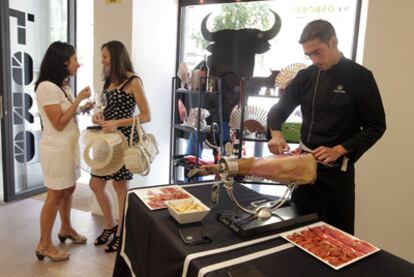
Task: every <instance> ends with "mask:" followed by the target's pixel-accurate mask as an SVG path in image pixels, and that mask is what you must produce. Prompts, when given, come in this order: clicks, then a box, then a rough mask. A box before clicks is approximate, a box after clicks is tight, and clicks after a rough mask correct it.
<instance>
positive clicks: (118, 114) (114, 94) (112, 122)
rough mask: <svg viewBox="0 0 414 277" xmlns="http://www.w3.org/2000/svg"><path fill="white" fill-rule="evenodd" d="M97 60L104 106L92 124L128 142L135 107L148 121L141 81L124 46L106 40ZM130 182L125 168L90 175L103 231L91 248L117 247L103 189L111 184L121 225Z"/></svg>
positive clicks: (117, 234)
mask: <svg viewBox="0 0 414 277" xmlns="http://www.w3.org/2000/svg"><path fill="white" fill-rule="evenodd" d="M101 57H102V61H101V62H102V65H103V73H104V87H103V96H104V97H105V99H106V107H105V109H104V110H103V113H97V114H95V115H94V116H93V119H92V122H93V123H95V124H99V125H101V126H102V129H103V131H104V132H114V131H116V130H119V131H121V132H122V133H123V134H124V136H125V137H126V139H127V141H129V137H130V135H131V125H132V117H133V115H134V112H135V108H136V107H137V106H138V108H139V111H140V113H139V120H140V122H141V123H145V122H149V121H150V119H151V115H150V110H149V107H148V103H147V99H146V97H145V94H144V89H143V85H142V81H141V79H140V78H139V77H137V76H135V75H134V69H133V66H132V62H131V60H130V58H129V55H128V52H127V50H126V48H125V46H124V45H123V44H122V43H121V42H119V41H109V42H107V43H105V44H104V45H102V47H101ZM133 135H134V142H135V143H136V142H137V141H138V134H137V132H134V134H133ZM131 179H132V173H130V172H129V171H128V170H127V169H126V168H125V166H124V167H122V168H121V169H120V170H119V171H118V172H116V173H115V174H113V175H110V176H103V177H102V176H94V175H92V176H91V179H90V182H89V186H90V187H91V189H92V191H93V192H94V193H95V196H96V199H97V200H98V204H99V206H100V208H101V209H102V212H103V215H104V223H105V228H104V230H103V232H102V234H101V235H99V236H98V237H97V238H96V240H95V245H102V244H105V243H107V242H108V241H109V239H110V238H111V236H112V235H113V238H112V240H111V242H110V243H109V244H108V245H107V246H106V248H105V251H106V252H113V251H117V250H118V248H119V247H120V243H121V239H120V231H121V228H118V225H117V223H116V221H115V218H114V215H113V212H112V203H111V200H110V199H111V198H110V196H109V193H108V191H107V190H106V189H105V186H106V181H108V180H112V184H113V186H114V189H115V191H116V194H117V197H118V204H119V205H118V206H119V210H118V213H119V217H118V218H119V222H122V216H123V210H124V205H125V198H126V194H127V190H128V180H131Z"/></svg>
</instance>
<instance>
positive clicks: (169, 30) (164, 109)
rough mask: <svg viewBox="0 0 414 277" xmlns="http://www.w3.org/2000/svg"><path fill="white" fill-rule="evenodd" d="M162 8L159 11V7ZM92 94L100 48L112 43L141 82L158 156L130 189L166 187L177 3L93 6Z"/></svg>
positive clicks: (150, 0)
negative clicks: (126, 55) (120, 44)
mask: <svg viewBox="0 0 414 277" xmlns="http://www.w3.org/2000/svg"><path fill="white" fill-rule="evenodd" d="M161 3H162V7H161V6H160V4H161ZM94 14H95V23H94V31H95V32H94V37H95V39H94V49H95V54H94V88H95V90H96V91H97V90H98V91H99V90H100V89H101V88H102V81H101V68H102V66H101V63H100V47H101V45H102V44H103V43H104V42H106V41H108V40H113V39H117V40H120V41H122V42H123V43H124V44H125V46H126V47H127V49H128V51H129V53H130V55H131V59H132V62H133V64H134V69H135V71H136V73H137V74H138V75H139V76H140V77H141V78H142V80H143V82H144V89H145V94H146V97H147V99H148V102H149V106H150V109H151V122H150V123H148V124H145V125H144V127H145V129H146V131H147V132H150V133H153V134H155V136H156V138H157V140H158V142H159V144H160V155H159V156H158V157H157V159H156V160H155V161H154V163H153V164H152V167H151V173H150V174H149V175H148V176H146V177H141V176H138V175H137V176H135V177H134V180H133V181H131V182H130V186H131V187H134V186H141V185H157V184H166V183H168V181H169V172H168V169H169V160H170V154H169V146H170V115H171V95H172V93H171V78H172V77H173V76H174V74H175V57H176V44H177V43H176V41H177V39H176V37H177V16H178V1H177V0H162V2H161V1H154V0H123V1H122V2H121V3H120V4H109V5H107V4H105V1H94Z"/></svg>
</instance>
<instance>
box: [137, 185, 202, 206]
mask: <svg viewBox="0 0 414 277" xmlns="http://www.w3.org/2000/svg"><path fill="white" fill-rule="evenodd" d="M134 193H135V194H136V195H137V196H138V198H139V199H141V201H142V202H143V203H144V204H145V206H147V207H148V209H150V210H159V209H164V208H167V206H166V205H165V203H164V201H168V200H175V199H185V198H195V197H194V196H193V195H191V194H190V193H189V192H187V191H186V190H184V189H183V188H181V187H180V186H178V185H172V186H163V187H153V188H143V189H137V190H135V191H134Z"/></svg>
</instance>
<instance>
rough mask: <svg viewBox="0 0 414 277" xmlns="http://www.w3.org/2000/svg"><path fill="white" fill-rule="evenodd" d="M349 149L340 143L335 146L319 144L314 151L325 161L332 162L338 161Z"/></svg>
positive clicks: (317, 156) (319, 158)
mask: <svg viewBox="0 0 414 277" xmlns="http://www.w3.org/2000/svg"><path fill="white" fill-rule="evenodd" d="M346 153H348V151H347V150H346V149H345V148H344V147H343V146H342V145H340V144H338V145H337V146H335V147H332V148H331V147H326V146H319V147H318V148H316V149H315V150H313V151H312V154H313V155H314V156H315V158H316V159H317V160H318V161H320V162H323V163H331V162H334V161H336V160H337V159H338V158H339V157H341V156H343V155H345V154H346Z"/></svg>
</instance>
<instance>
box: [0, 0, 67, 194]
mask: <svg viewBox="0 0 414 277" xmlns="http://www.w3.org/2000/svg"><path fill="white" fill-rule="evenodd" d="M9 30H10V37H9V39H10V42H9V43H10V45H9V47H10V48H9V49H10V77H11V78H10V79H11V80H10V91H9V92H6V93H8V94H9V98H10V100H11V107H12V108H11V113H12V117H11V118H10V119H9V120H12V123H10V122H9V123H10V124H11V125H12V128H11V130H12V133H11V134H5V135H7V136H11V137H12V139H11V141H12V142H13V150H12V157H13V159H12V163H13V168H14V193H11V194H12V195H19V194H22V193H24V192H28V191H31V190H34V189H37V188H41V187H43V176H42V171H41V168H40V163H39V151H38V144H39V139H40V131H41V125H40V119H39V114H38V111H37V106H36V100H35V93H34V83H35V81H36V80H37V77H38V73H39V68H40V63H41V60H42V57H43V55H44V53H45V51H46V49H47V47H48V46H49V44H50V43H51V42H53V41H56V40H61V41H67V38H68V31H67V30H68V3H67V0H48V1H44V0H31V1H25V0H10V1H9ZM10 161H11V160H10ZM7 185H9V186H11V185H12V184H7Z"/></svg>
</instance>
